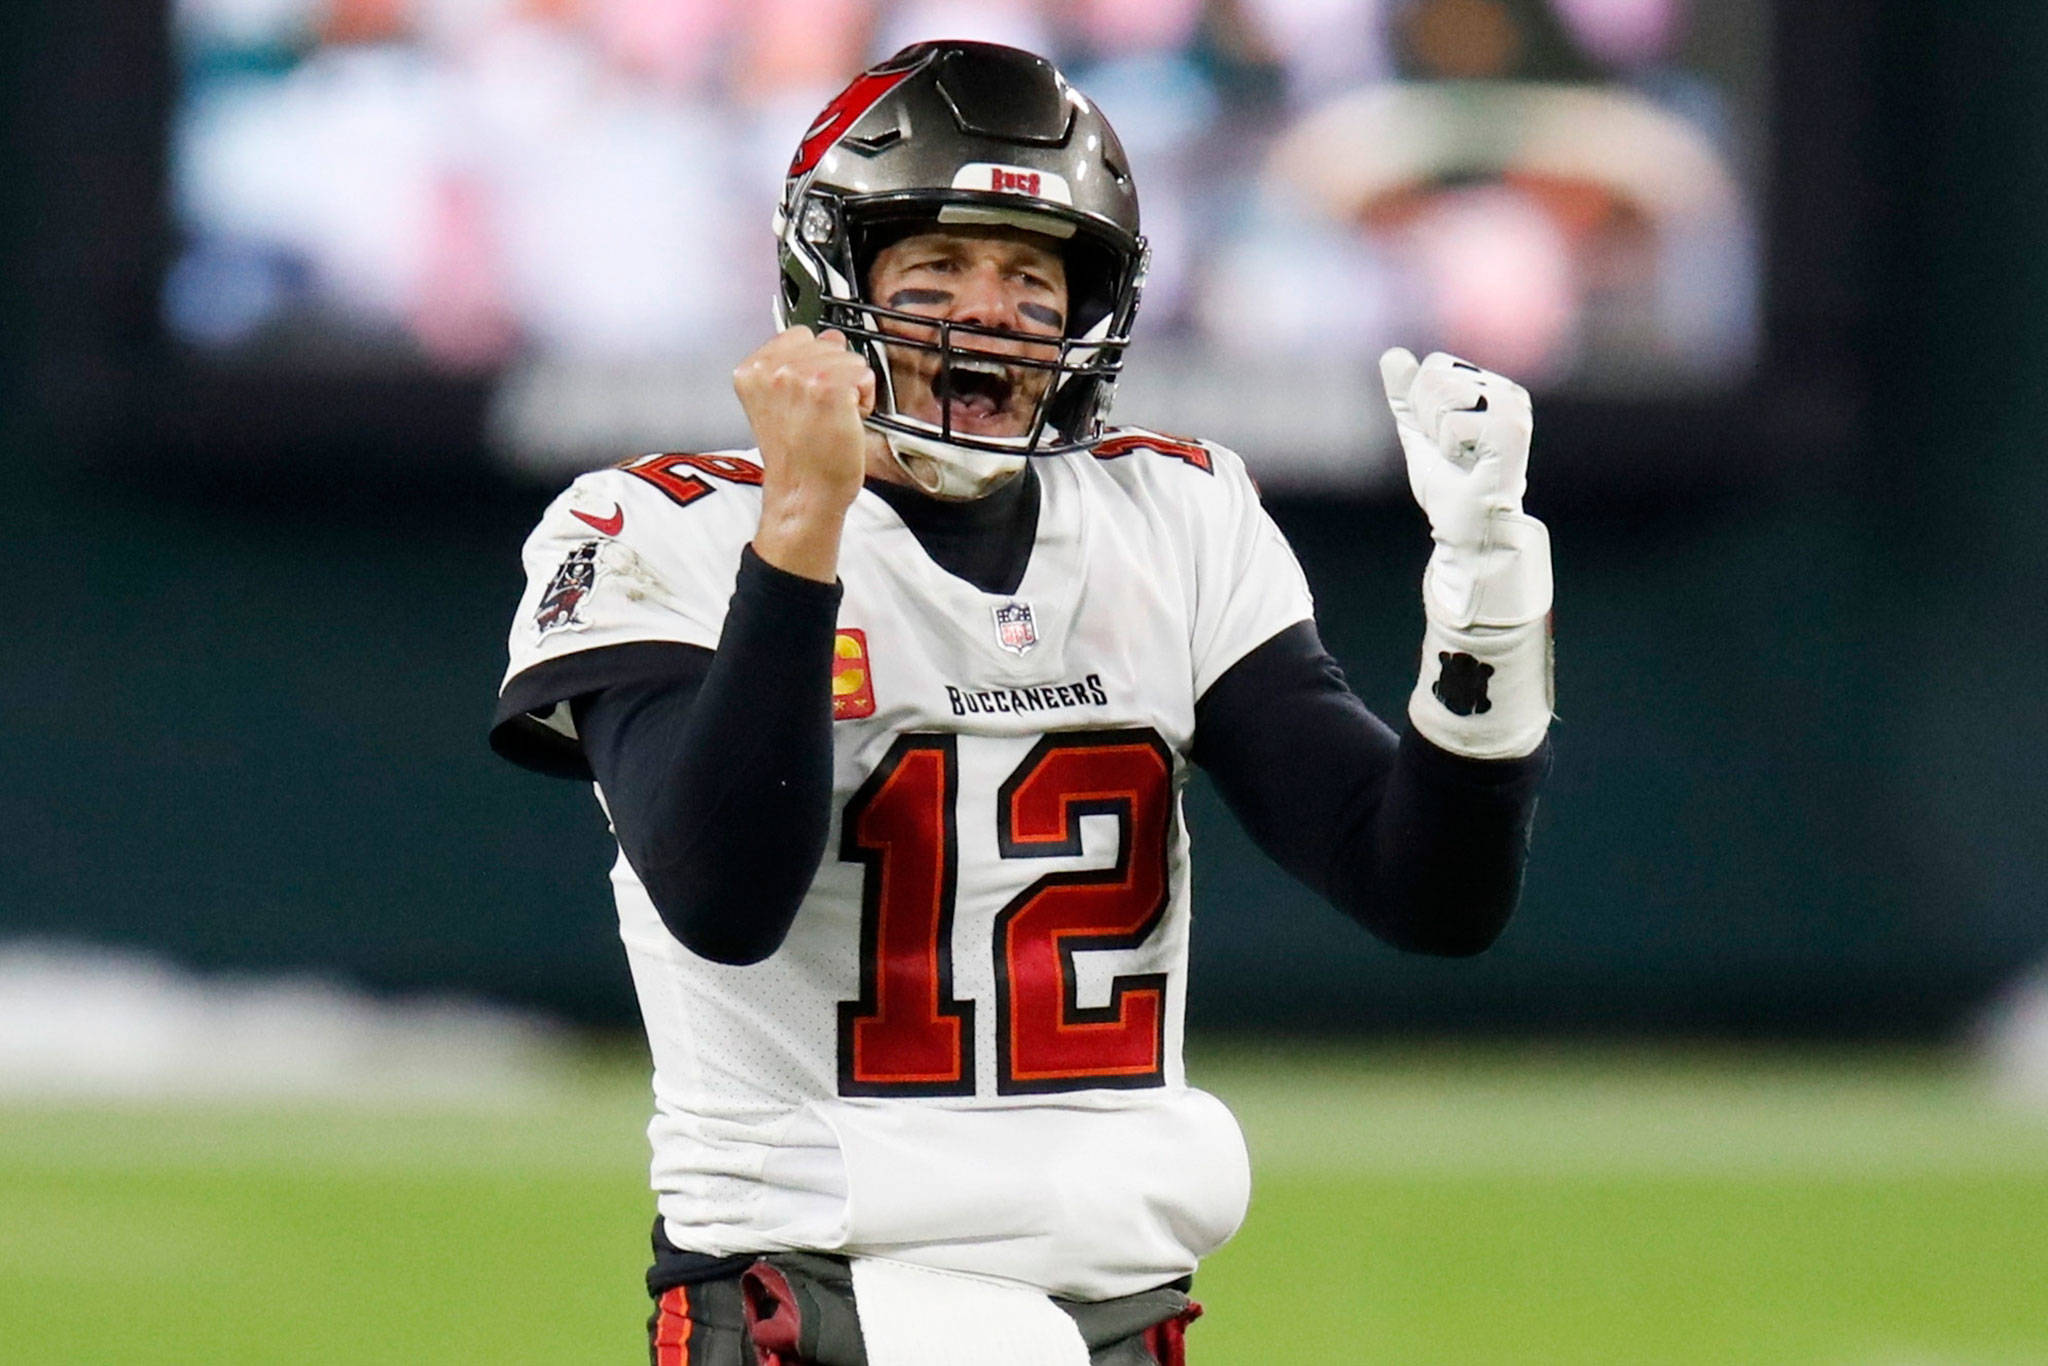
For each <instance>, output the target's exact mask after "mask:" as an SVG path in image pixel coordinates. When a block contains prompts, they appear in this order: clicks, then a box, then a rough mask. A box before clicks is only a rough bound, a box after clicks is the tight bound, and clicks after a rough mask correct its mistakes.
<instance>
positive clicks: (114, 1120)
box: [0, 1044, 2048, 1366]
mask: <svg viewBox="0 0 2048 1366" xmlns="http://www.w3.org/2000/svg"><path fill="white" fill-rule="evenodd" d="M1194 1073H1195V1080H1196V1081H1197V1082H1199V1083H1201V1084H1204V1085H1206V1086H1208V1087H1209V1088H1210V1089H1212V1090H1214V1091H1216V1092H1217V1093H1219V1094H1220V1095H1222V1096H1224V1097H1225V1098H1226V1099H1227V1100H1229V1101H1230V1102H1231V1103H1232V1105H1233V1107H1234V1108H1236V1110H1237V1111H1238V1114H1239V1116H1240V1117H1241V1118H1242V1120H1243V1121H1244V1124H1245V1128H1246V1131H1247V1133H1248V1135H1249V1136H1250V1140H1251V1147H1252V1152H1253V1158H1254V1163H1255V1173H1256V1180H1255V1190H1254V1196H1253V1203H1252V1212H1251V1217H1250V1220H1249V1222H1248V1223H1247V1224H1246V1226H1245V1229H1244V1231H1243V1232H1242V1233H1241V1234H1239V1236H1238V1238H1237V1239H1236V1241H1235V1242H1233V1243H1232V1244H1231V1245H1230V1246H1229V1247H1227V1248H1226V1249H1224V1250H1223V1251H1222V1252H1221V1253H1219V1254H1217V1255H1216V1256H1215V1257H1214V1258H1213V1259H1211V1261H1210V1262H1209V1263H1208V1264H1207V1265H1206V1266H1205V1267H1204V1268H1203V1271H1202V1274H1201V1276H1200V1278H1199V1281H1198V1284H1197V1295H1198V1297H1199V1298H1201V1299H1203V1300H1204V1301H1206V1302H1207V1303H1208V1305H1209V1307H1210V1313H1209V1316H1208V1317H1207V1318H1206V1319H1204V1320H1203V1322H1202V1323H1201V1324H1200V1325H1198V1326H1197V1327H1196V1329H1195V1331H1194V1333H1193V1334H1192V1336H1191V1338H1190V1355H1191V1358H1192V1360H1193V1361H1194V1362H1195V1363H1197V1366H1238V1364H1244V1366H1252V1364H1257V1366H1290V1364H1291V1363H1304V1364H1307V1363H1327V1362H1371V1363H1379V1362H1387V1363H1392V1362H1401V1363H1454V1362H1455V1363H1492V1362H1500V1363H1552V1362H1555V1363H1566V1362H1570V1363H1622V1362H1627V1363H1649V1362H1658V1363H1662V1362H1701V1363H1707V1362H1712V1363H1765V1362H1796V1363H1824V1364H1825V1366H2013V1364H2014V1363H2025V1362H2040V1363H2048V1114H2043V1113H2031V1114H2030V1113H2026V1112H2015V1111H2009V1110H2005V1109H2002V1108H2000V1107H1999V1106H1997V1105H1995V1104H1993V1103H1992V1102H1991V1101H1990V1100H1989V1099H1987V1097H1986V1096H1985V1094H1984V1093H1983V1092H1982V1091H1981V1090H1980V1089H1979V1088H1978V1087H1977V1086H1976V1085H1975V1084H1974V1083H1973V1082H1972V1080H1971V1079H1970V1078H1968V1077H1967V1076H1964V1075H1961V1074H1959V1073H1958V1072H1957V1071H1956V1070H1955V1069H1954V1067H1953V1066H1952V1065H1950V1060H1947V1059H1944V1058H1942V1057H1938V1056H1934V1055H1924V1054H1914V1055H1902V1054H1889V1053H1867V1052H1845V1053H1827V1054H1780V1053H1774V1054H1765V1055H1745V1054H1737V1053H1728V1052H1719V1053H1705V1054H1697V1055H1678V1054H1672V1053H1668V1052H1666V1053H1657V1052H1644V1053H1640V1054H1638V1053H1628V1052H1616V1051H1611V1050H1610V1051H1568V1052H1545V1051H1534V1052H1532V1051H1530V1050H1525V1049H1498V1050H1472V1049H1445V1050H1432V1049H1417V1048H1407V1049H1384V1048H1382V1049H1372V1050H1364V1051H1357V1050H1352V1051H1345V1050H1338V1049H1335V1048H1331V1047H1327V1046H1325V1047H1320V1048H1314V1049H1302V1048H1294V1047H1284V1048H1283V1047H1279V1046H1273V1047H1270V1048H1263V1049H1262V1048H1256V1047H1252V1046H1249V1045H1242V1044H1239V1045H1230V1046H1215V1045H1212V1046H1209V1047H1206V1048H1202V1049H1198V1050H1196V1052H1195V1054H1194ZM643 1105H644V1099H643V1080H642V1077H641V1076H640V1074H639V1070H638V1068H637V1067H636V1066H634V1065H633V1064H632V1063H631V1062H630V1061H628V1060H626V1059H624V1058H611V1059H608V1060H606V1061H604V1062H602V1063H600V1064H598V1065H595V1066H593V1067H592V1068H590V1069H589V1070H588V1071H586V1072H583V1073H579V1074H578V1075H577V1076H575V1077H574V1078H570V1079H566V1080H565V1081H564V1082H563V1083H562V1085H561V1086H559V1087H557V1088H551V1089H549V1090H548V1091H547V1092H546V1093H545V1094H542V1095H539V1096H536V1097H534V1098H531V1099H530V1100H528V1101H526V1102H522V1103H519V1104H516V1105H515V1104H510V1103H508V1104H506V1105H505V1106H503V1107H502V1108H497V1109H475V1108H472V1109H468V1110H462V1111H439V1112H436V1111H424V1112H422V1111H419V1110H413V1111H396V1110H386V1111H381V1112H380V1111H375V1110H371V1111H364V1110H355V1109H347V1108H341V1107H333V1106H316V1105H299V1106H295V1107H289V1108H281V1109H263V1108H256V1107H253V1106H246V1105H245V1106H238V1107H219V1106H215V1107H201V1106H193V1105H183V1106H180V1105H164V1106H146V1107H145V1106H98V1107H80V1106H54V1105H51V1106H34V1107H24V1106H21V1105H18V1104H16V1105H10V1106H7V1107H4V1108H0V1362H4V1363H8V1364H9V1366H25V1364H26V1363H36V1364H37V1366H41V1363H66V1364H67V1366H68V1364H69V1363H99V1362H123V1363H129V1362H135V1363H156V1362H193V1363H202V1362H203V1363H209V1366H235V1364H236V1363H245V1362H265V1363H268V1362H278V1363H286V1362H290V1363H299V1362H318V1363H323V1366H325V1364H327V1363H355V1362H373V1363H442V1362H446V1363H465V1364H466V1363H483V1362H491V1363H514V1362H620V1363H627V1362H634V1361H640V1360H644V1359H645V1357H644V1352H645V1349H644V1346H643V1345H642V1344H643V1339H642V1338H641V1337H640V1327H639V1325H640V1323H641V1320H642V1319H643V1318H644V1315H645V1302H644V1299H643V1297H642V1296H641V1294H640V1292H639V1289H638V1279H639V1276H640V1272H641V1270H642V1266H643V1258H644V1251H645V1232H646V1226H647V1222H648V1218H649V1203H648V1199H647V1197H646V1195H645V1194H644V1192H643V1190H642V1186H641V1179H642V1178H641V1171H642V1160H643V1158H642V1147H641V1144H642V1138H641V1129H642V1126H643V1124H644V1120H645V1116H644V1114H643Z"/></svg>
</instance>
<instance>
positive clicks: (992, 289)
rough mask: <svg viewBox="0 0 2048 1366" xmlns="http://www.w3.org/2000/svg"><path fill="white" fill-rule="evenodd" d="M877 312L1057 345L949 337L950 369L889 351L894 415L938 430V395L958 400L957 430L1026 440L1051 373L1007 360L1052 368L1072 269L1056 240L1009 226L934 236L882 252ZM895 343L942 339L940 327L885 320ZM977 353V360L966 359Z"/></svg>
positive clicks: (874, 293) (871, 280)
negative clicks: (988, 329) (1047, 362)
mask: <svg viewBox="0 0 2048 1366" xmlns="http://www.w3.org/2000/svg"><path fill="white" fill-rule="evenodd" d="M868 297H869V298H870V299H872V300H874V301H875V302H876V303H878V304H882V305H884V306H886V307H889V308H894V309H899V310H901V311H902V312H905V313H915V314H917V315H918V316H920V317H926V318H942V319H945V320H947V321H949V322H963V323H978V324H980V325H981V326H983V327H1000V328H1003V329H1005V330H1006V331H1011V332H1017V333H1022V334H1025V335H1026V336H1033V337H1046V338H1050V339H1051V344H1040V343H1037V342H1031V341H1026V340H1022V339H1017V340H1011V339H1008V338H998V337H981V336H963V335H960V334H957V333H956V334H955V335H954V337H953V362H954V363H953V365H952V367H951V368H950V369H949V370H947V371H946V372H945V373H943V374H942V373H941V365H940V354H939V353H938V352H937V351H927V350H922V349H919V348H916V347H909V346H892V347H890V348H889V379H890V382H891V383H892V384H893V385H894V387H895V391H896V411H897V412H898V413H900V414H902V415H903V416H905V417H912V418H916V419H918V420H919V421H922V422H929V423H931V424H932V425H933V426H939V425H941V423H940V397H941V395H949V396H950V398H951V400H952V413H951V418H952V427H953V430H954V431H956V432H961V433H964V434H966V435H970V436H1023V435H1025V434H1026V433H1027V432H1029V431H1030V429H1031V419H1032V416H1033V414H1034V413H1035V412H1036V411H1037V408H1038V401H1039V399H1040V398H1042V397H1043V396H1044V395H1045V391H1046V389H1047V388H1048V387H1049V386H1050V385H1051V384H1052V379H1053V375H1052V371H1050V370H1044V369H1037V368H1034V367H1031V366H1025V365H1015V364H1005V363H1004V358H1005V357H1018V356H1023V357H1033V358H1037V359H1042V360H1056V359H1058V357H1059V347H1058V345H1057V344H1056V343H1057V341H1058V339H1059V338H1060V337H1062V336H1063V335H1064V334H1065V332H1066V325H1067V269H1066V264H1065V262H1064V261H1063V260H1061V258H1060V256H1059V253H1058V252H1057V250H1055V248H1054V244H1053V243H1052V241H1051V239H1049V238H1045V237H1041V236H1039V235H1038V234H1036V233H1030V232H1024V231H1022V230H1020V229H1016V228H1005V227H967V226H962V227H957V228H934V229H932V230H931V231H930V232H920V233H917V234H916V235H914V236H911V237H906V238H903V239H902V240H900V241H897V242H894V243H892V244H890V245H889V246H887V247H884V248H883V249H882V250H881V251H880V252H878V253H876V256H875V261H874V264H873V266H871V267H870V268H869V270H868ZM882 326H883V329H884V330H885V331H887V332H890V333H893V334H895V335H897V336H904V337H911V338H914V339H917V340H922V341H936V340H937V339H938V329H937V328H931V327H918V326H916V325H915V324H912V323H905V322H900V321H894V320H891V321H886V322H884V323H883V324H882ZM963 353H971V354H963Z"/></svg>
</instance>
